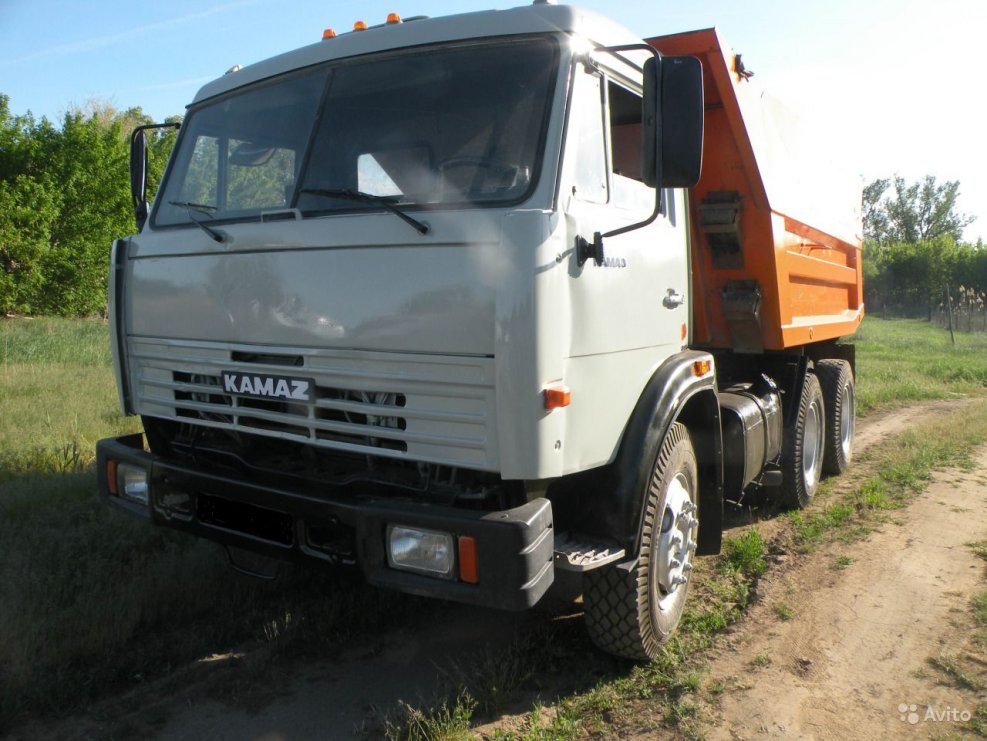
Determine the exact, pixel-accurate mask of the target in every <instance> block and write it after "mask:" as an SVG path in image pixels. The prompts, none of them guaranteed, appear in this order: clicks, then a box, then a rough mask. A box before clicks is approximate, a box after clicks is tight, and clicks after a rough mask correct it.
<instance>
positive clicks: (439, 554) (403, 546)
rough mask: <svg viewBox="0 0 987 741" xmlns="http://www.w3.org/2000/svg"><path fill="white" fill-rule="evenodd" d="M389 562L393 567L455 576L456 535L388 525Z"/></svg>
mask: <svg viewBox="0 0 987 741" xmlns="http://www.w3.org/2000/svg"><path fill="white" fill-rule="evenodd" d="M387 563H388V565H389V566H390V567H391V568H393V569H401V570H402V571H414V572H415V573H418V574H426V575H427V576H436V577H439V578H440V579H452V578H453V567H454V566H455V564H456V557H455V549H454V548H453V541H452V535H450V534H449V533H440V532H436V531H434V530H419V529H417V528H413V527H404V526H402V525H390V526H388V528H387Z"/></svg>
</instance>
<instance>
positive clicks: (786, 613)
mask: <svg viewBox="0 0 987 741" xmlns="http://www.w3.org/2000/svg"><path fill="white" fill-rule="evenodd" d="M775 615H777V616H778V619H779V620H791V619H792V618H793V617H795V610H793V609H792V608H791V607H789V606H788V605H775Z"/></svg>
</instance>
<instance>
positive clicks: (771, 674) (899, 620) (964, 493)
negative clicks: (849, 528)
mask: <svg viewBox="0 0 987 741" xmlns="http://www.w3.org/2000/svg"><path fill="white" fill-rule="evenodd" d="M985 537H987V451H981V452H980V454H979V455H978V457H977V459H976V469H975V470H974V471H972V472H962V473H961V472H956V471H950V472H948V473H946V474H940V475H937V476H936V477H935V481H934V483H933V484H932V485H931V486H930V487H929V488H928V489H927V490H926V491H925V492H924V493H923V494H922V496H920V497H919V498H918V499H916V500H915V501H914V502H912V503H911V504H910V505H909V506H908V507H907V508H906V509H905V510H902V511H899V512H896V513H894V515H893V516H892V519H891V521H889V522H887V523H886V524H884V525H883V526H882V527H881V528H880V530H879V531H878V532H877V533H874V534H873V535H871V536H870V537H869V538H868V539H867V540H865V541H860V542H856V543H853V544H850V545H845V544H839V543H837V544H834V545H833V546H832V547H828V548H826V549H824V550H822V551H820V552H817V553H813V554H812V555H811V557H809V558H806V559H802V560H801V561H800V562H799V563H798V564H797V565H796V566H794V567H793V568H790V569H787V570H786V569H782V570H781V571H776V572H774V573H772V574H771V575H770V576H769V577H768V579H767V580H766V582H765V583H762V585H761V589H760V590H759V592H760V595H761V599H760V600H759V602H758V603H757V605H756V606H755V607H754V608H753V609H752V610H751V612H750V613H749V615H748V616H747V617H746V618H745V620H744V621H743V623H742V624H741V626H740V627H739V629H738V630H737V631H736V632H735V633H733V634H732V635H731V636H730V638H729V640H728V641H727V642H726V645H725V646H724V647H723V648H721V649H720V650H718V651H717V653H716V654H715V655H714V656H713V657H712V658H711V671H712V675H713V678H714V680H720V681H722V682H723V684H724V686H725V687H727V691H725V692H724V693H723V694H722V696H721V698H720V701H719V718H718V722H717V725H716V727H715V728H713V729H710V731H709V733H708V736H709V738H710V739H755V738H756V739H769V738H813V739H820V740H823V739H840V740H841V741H842V740H843V739H850V738H875V739H877V738H933V737H942V736H946V735H948V734H950V733H952V732H956V731H958V730H960V729H961V728H962V727H963V726H964V721H963V717H966V718H967V720H969V716H966V715H964V714H965V713H970V714H972V713H974V712H975V711H976V709H977V707H978V705H979V704H981V703H982V702H983V699H984V698H980V699H979V701H978V698H977V696H976V693H975V692H972V691H970V690H969V689H964V688H962V687H958V686H956V685H955V684H953V683H944V681H943V680H944V677H943V675H942V674H941V673H940V672H937V671H936V670H935V669H934V667H933V666H931V664H930V660H934V659H937V658H943V657H945V658H946V660H947V661H948V660H949V659H950V658H951V657H955V656H956V655H959V654H962V653H963V652H964V651H965V650H967V649H966V642H967V639H968V637H969V603H970V598H971V595H973V594H975V593H977V592H979V591H981V590H982V589H983V588H984V587H985V586H987V581H985V564H984V561H983V560H982V559H980V558H978V557H977V556H976V555H975V554H974V553H973V551H972V550H971V549H970V548H969V547H968V544H969V543H971V542H973V541H978V540H983V539H984V538H985ZM844 564H847V565H846V566H845V568H840V566H841V565H844ZM789 611H790V614H791V617H790V618H789V619H782V617H780V616H781V615H786V616H787V615H788V614H789ZM930 710H931V712H932V716H931V717H929V713H930Z"/></svg>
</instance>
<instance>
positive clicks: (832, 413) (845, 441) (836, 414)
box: [816, 359, 857, 475]
mask: <svg viewBox="0 0 987 741" xmlns="http://www.w3.org/2000/svg"><path fill="white" fill-rule="evenodd" d="M816 376H818V378H819V385H820V386H821V387H822V395H823V403H824V404H825V407H826V452H825V454H824V455H823V468H822V470H823V473H825V474H830V475H838V474H841V473H843V472H844V471H846V469H847V467H848V466H849V465H850V460H851V458H852V457H853V431H854V421H855V419H854V418H855V413H856V407H857V404H856V398H855V396H854V389H853V372H852V371H851V370H850V364H849V363H848V362H846V361H845V360H835V359H827V360H820V361H819V362H818V363H816Z"/></svg>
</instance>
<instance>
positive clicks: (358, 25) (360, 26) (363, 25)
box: [353, 21, 367, 31]
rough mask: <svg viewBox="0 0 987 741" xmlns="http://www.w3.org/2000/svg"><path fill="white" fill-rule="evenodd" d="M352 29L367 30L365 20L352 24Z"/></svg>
mask: <svg viewBox="0 0 987 741" xmlns="http://www.w3.org/2000/svg"><path fill="white" fill-rule="evenodd" d="M353 30H354V31H366V30H367V22H366V21H357V22H356V23H354V24H353Z"/></svg>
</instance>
